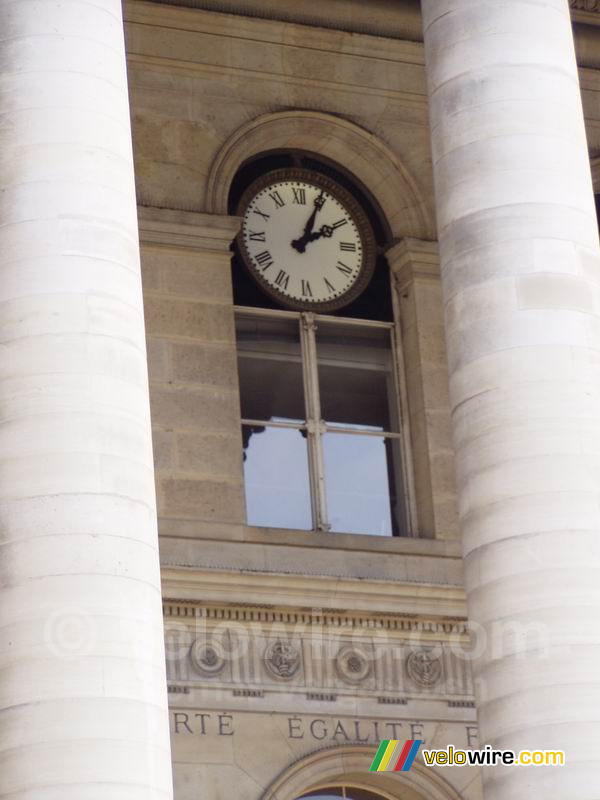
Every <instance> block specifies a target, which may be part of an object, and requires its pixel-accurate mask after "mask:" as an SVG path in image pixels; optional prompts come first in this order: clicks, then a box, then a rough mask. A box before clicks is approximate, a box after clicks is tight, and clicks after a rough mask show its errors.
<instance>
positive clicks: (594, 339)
mask: <svg viewBox="0 0 600 800" xmlns="http://www.w3.org/2000/svg"><path fill="white" fill-rule="evenodd" d="M423 18H424V19H423V21H424V30H425V50H426V61H427V72H428V82H429V97H430V116H431V136H432V150H433V164H434V176H435V185H436V202H437V211H438V228H439V240H440V252H441V270H442V285H443V294H444V304H445V319H446V337H447V345H448V356H449V371H450V391H451V403H452V408H453V432H454V443H455V449H456V454H457V474H458V496H459V513H460V523H461V528H462V537H463V543H464V544H463V549H464V563H465V575H466V577H465V580H466V587H467V592H468V603H469V613H470V617H471V619H472V620H473V621H474V622H475V623H479V625H481V626H483V629H480V628H477V631H478V633H479V636H478V639H479V642H478V644H480V645H481V646H482V649H483V651H484V652H483V655H482V657H481V658H480V659H478V661H477V662H476V663H475V665H474V666H475V677H476V679H477V684H478V687H479V698H478V705H479V718H480V724H481V738H482V743H483V744H492V745H493V746H494V747H499V748H511V749H514V750H516V751H518V750H520V749H521V748H530V749H545V748H550V749H553V750H556V749H564V751H565V753H566V759H567V763H566V766H565V767H563V768H553V769H552V768H549V767H548V768H542V769H540V768H537V769H535V768H532V767H530V768H528V769H527V768H524V767H503V768H494V769H486V770H484V781H485V797H486V800H509V798H510V800H526V798H527V800H531V798H542V797H543V798H545V800H558V799H559V798H560V800H572V798H575V797H576V798H578V800H592V798H594V800H597V798H598V797H600V788H599V787H600V755H599V754H600V718H599V716H598V707H599V705H600V623H599V621H598V620H599V617H600V263H599V251H598V233H597V223H596V216H595V210H594V202H593V197H592V185H591V179H590V168H589V162H588V152H587V146H586V136H585V129H584V120H583V113H582V108H581V98H580V91H579V85H578V76H577V68H576V64H575V57H574V48H573V41H572V33H571V24H570V19H569V4H568V2H567V0H536V2H532V0H503V1H502V2H489V0H488V1H486V0H423ZM526 626H529V635H528V636H525V635H524V632H525V630H526ZM484 636H487V647H485V648H484V647H483V644H484Z"/></svg>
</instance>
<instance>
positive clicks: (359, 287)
mask: <svg viewBox="0 0 600 800" xmlns="http://www.w3.org/2000/svg"><path fill="white" fill-rule="evenodd" d="M294 180H297V181H303V182H305V183H310V184H312V185H313V186H317V187H319V188H322V189H325V190H326V191H327V192H329V193H330V194H331V195H332V196H333V197H335V198H336V200H338V201H339V202H340V203H342V205H343V206H344V207H345V208H346V209H347V211H348V213H349V214H350V215H351V216H352V219H353V221H354V223H355V225H356V227H357V229H358V233H359V235H360V239H361V245H362V253H363V259H362V264H361V266H360V269H359V274H358V277H357V279H356V280H355V282H354V283H353V284H352V286H351V287H350V288H349V289H348V291H347V292H344V294H342V295H340V296H339V297H336V298H335V299H334V300H324V301H310V300H295V299H294V298H291V297H288V296H287V295H285V294H284V293H283V292H281V291H279V290H278V289H275V288H274V287H273V286H271V284H270V283H268V281H265V280H264V279H263V278H262V276H261V275H260V274H259V273H257V271H256V269H255V267H254V264H253V263H252V260H251V256H250V253H249V252H248V251H247V249H246V243H245V241H244V235H243V229H242V228H240V231H239V232H238V234H237V237H236V240H237V243H238V249H239V252H240V255H241V256H242V262H243V264H244V267H245V269H246V271H247V272H248V273H249V274H250V277H251V278H252V280H253V281H254V282H255V283H256V284H257V285H258V286H259V288H260V289H261V291H263V292H264V293H265V294H266V295H268V296H269V297H270V298H271V299H272V300H275V301H276V302H277V303H279V304H280V305H282V306H284V307H285V308H287V309H291V310H293V311H314V312H315V313H319V312H327V311H339V310H340V309H342V308H345V307H346V306H348V305H350V303H353V302H354V301H355V300H356V299H357V298H358V297H360V295H361V294H362V293H363V292H364V291H365V289H366V288H367V286H368V285H369V282H370V281H371V278H372V277H373V273H374V272H375V264H376V261H377V246H376V243H375V234H374V232H373V228H372V226H371V222H370V221H369V218H368V215H367V213H366V211H365V210H364V208H363V207H362V205H361V203H360V202H359V201H358V200H357V198H356V197H355V196H354V195H353V194H352V193H351V192H350V191H348V189H346V188H344V187H343V186H340V184H339V183H338V182H337V181H336V180H335V179H333V178H330V177H329V176H328V175H322V174H321V173H320V172H315V171H313V170H310V169H305V168H303V167H284V168H280V169H276V170H271V171H269V172H266V173H265V174H264V175H261V176H260V177H258V178H256V179H255V180H254V181H252V183H251V184H249V186H247V187H246V189H245V190H244V192H243V194H242V196H241V197H240V200H239V202H238V204H237V209H236V215H237V216H239V217H242V218H243V217H244V215H245V213H246V210H247V208H248V206H249V205H250V203H251V202H252V201H253V199H254V197H255V196H256V195H257V194H258V193H259V192H261V191H262V190H263V189H265V188H266V187H267V186H270V185H272V184H273V183H278V182H281V181H294Z"/></svg>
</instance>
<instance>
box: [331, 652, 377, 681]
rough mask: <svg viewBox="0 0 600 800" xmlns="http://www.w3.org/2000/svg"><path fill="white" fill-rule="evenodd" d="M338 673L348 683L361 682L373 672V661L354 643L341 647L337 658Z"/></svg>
mask: <svg viewBox="0 0 600 800" xmlns="http://www.w3.org/2000/svg"><path fill="white" fill-rule="evenodd" d="M335 667H336V669H337V672H338V675H339V676H340V678H342V679H343V680H345V681H347V682H348V683H360V682H361V681H364V680H365V678H367V677H368V676H369V674H370V672H371V662H370V660H369V657H368V656H367V654H366V653H365V652H364V651H363V650H360V649H358V648H356V647H354V645H352V644H347V645H344V646H343V647H342V648H340V651H339V652H338V654H337V656H336V660H335Z"/></svg>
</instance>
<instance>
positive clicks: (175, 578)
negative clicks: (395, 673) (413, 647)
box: [161, 566, 467, 620]
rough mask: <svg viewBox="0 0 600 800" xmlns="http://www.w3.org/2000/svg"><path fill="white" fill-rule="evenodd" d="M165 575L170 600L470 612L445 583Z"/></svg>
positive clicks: (458, 590)
mask: <svg viewBox="0 0 600 800" xmlns="http://www.w3.org/2000/svg"><path fill="white" fill-rule="evenodd" d="M161 574H162V586H163V592H162V593H163V597H164V598H168V601H167V600H165V602H171V603H173V602H178V603H181V602H183V603H185V604H193V605H196V604H198V603H200V602H201V603H207V604H211V603H212V604H214V605H231V604H233V605H236V604H237V605H240V604H243V605H248V606H254V607H266V608H270V609H278V610H280V611H283V610H286V609H287V610H290V609H307V606H308V608H309V609H321V610H322V611H323V613H329V612H332V610H336V611H337V612H339V613H342V612H341V611H340V610H341V609H343V610H344V611H343V613H345V614H350V613H355V612H360V613H361V614H363V615H365V614H366V615H369V614H371V615H372V614H375V615H377V616H379V617H382V616H386V615H389V614H392V615H397V616H399V615H404V616H407V617H412V618H418V619H421V620H424V619H425V620H430V619H435V620H441V619H443V618H447V619H450V620H457V619H465V618H466V615H467V611H466V599H465V593H464V589H463V588H462V587H458V586H450V585H444V584H431V583H408V582H406V581H398V582H392V581H378V580H367V579H363V580H352V579H350V578H348V579H344V578H331V577H319V576H315V575H310V576H303V575H289V574H288V575H279V574H269V573H242V572H229V571H225V570H206V569H204V570H203V569H187V568H181V567H178V568H175V567H165V566H163V567H162V570H161ZM308 604H310V605H308Z"/></svg>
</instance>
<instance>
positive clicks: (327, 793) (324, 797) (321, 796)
mask: <svg viewBox="0 0 600 800" xmlns="http://www.w3.org/2000/svg"><path fill="white" fill-rule="evenodd" d="M339 797H343V795H342V790H341V789H320V790H319V791H318V792H314V793H311V794H303V795H302V797H299V798H298V800H309V798H310V800H338V798H339Z"/></svg>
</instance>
